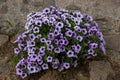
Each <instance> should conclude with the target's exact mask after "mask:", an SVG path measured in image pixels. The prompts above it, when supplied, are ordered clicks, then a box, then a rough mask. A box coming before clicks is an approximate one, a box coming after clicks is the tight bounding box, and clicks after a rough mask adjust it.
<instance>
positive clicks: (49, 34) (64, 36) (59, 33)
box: [14, 6, 105, 78]
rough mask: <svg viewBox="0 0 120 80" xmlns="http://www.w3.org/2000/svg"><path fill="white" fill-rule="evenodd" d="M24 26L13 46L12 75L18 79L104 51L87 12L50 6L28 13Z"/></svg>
mask: <svg viewBox="0 0 120 80" xmlns="http://www.w3.org/2000/svg"><path fill="white" fill-rule="evenodd" d="M25 29H26V31H25V32H24V33H22V35H20V36H19V37H18V39H17V40H16V41H15V43H16V44H17V47H16V48H14V53H15V54H16V55H17V57H18V63H17V65H16V74H17V75H20V76H21V77H22V78H25V77H27V75H29V74H32V73H37V72H40V71H41V70H47V69H49V68H53V69H56V70H58V71H62V70H65V69H69V68H70V67H71V66H73V67H76V66H77V65H78V62H79V60H81V59H89V58H92V57H95V56H98V54H100V53H101V52H102V53H105V48H104V45H105V41H104V38H103V35H102V33H101V32H100V31H99V28H98V24H97V23H96V22H95V21H94V20H93V18H92V17H91V16H89V15H88V14H81V13H80V12H77V11H75V12H69V11H68V10H65V9H62V8H55V7H53V6H51V7H50V8H45V9H44V10H43V11H42V12H35V13H30V14H29V15H28V16H27V23H26V25H25Z"/></svg>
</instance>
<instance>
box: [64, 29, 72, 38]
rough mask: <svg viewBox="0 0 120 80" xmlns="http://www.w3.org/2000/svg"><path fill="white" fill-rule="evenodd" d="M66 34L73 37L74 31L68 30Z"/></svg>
mask: <svg viewBox="0 0 120 80" xmlns="http://www.w3.org/2000/svg"><path fill="white" fill-rule="evenodd" d="M65 34H66V36H68V37H72V35H73V32H72V31H71V30H68V31H67V32H66V33H65Z"/></svg>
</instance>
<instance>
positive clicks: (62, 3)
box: [55, 0, 74, 8]
mask: <svg viewBox="0 0 120 80" xmlns="http://www.w3.org/2000/svg"><path fill="white" fill-rule="evenodd" d="M73 1H74V0H55V2H56V6H57V7H62V8H65V7H67V6H69V5H71V4H73Z"/></svg>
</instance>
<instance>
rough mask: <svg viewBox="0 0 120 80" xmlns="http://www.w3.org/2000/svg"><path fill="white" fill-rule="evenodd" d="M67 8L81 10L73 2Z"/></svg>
mask: <svg viewBox="0 0 120 80" xmlns="http://www.w3.org/2000/svg"><path fill="white" fill-rule="evenodd" d="M66 9H68V10H80V7H78V6H76V5H73V4H70V5H68V6H66Z"/></svg>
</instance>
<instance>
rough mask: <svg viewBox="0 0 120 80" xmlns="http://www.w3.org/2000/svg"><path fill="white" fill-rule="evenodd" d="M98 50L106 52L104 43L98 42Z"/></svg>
mask: <svg viewBox="0 0 120 80" xmlns="http://www.w3.org/2000/svg"><path fill="white" fill-rule="evenodd" d="M99 48H100V50H101V51H102V52H103V53H104V54H106V50H105V47H104V44H103V43H100V46H99Z"/></svg>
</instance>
